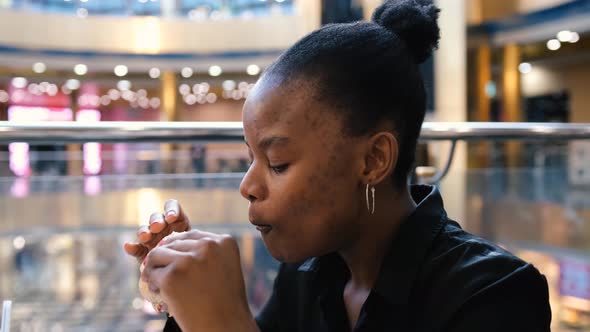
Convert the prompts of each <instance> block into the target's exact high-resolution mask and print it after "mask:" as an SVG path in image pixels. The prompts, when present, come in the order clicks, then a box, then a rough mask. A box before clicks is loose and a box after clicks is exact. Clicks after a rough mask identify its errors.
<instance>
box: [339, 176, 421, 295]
mask: <svg viewBox="0 0 590 332" xmlns="http://www.w3.org/2000/svg"><path fill="white" fill-rule="evenodd" d="M415 208H416V203H414V201H413V200H412V197H411V195H410V193H409V191H408V189H403V190H399V191H395V190H394V188H392V187H391V186H390V185H388V184H385V185H380V186H378V187H376V202H375V214H372V215H371V214H370V213H368V212H366V213H364V214H363V217H362V220H360V223H359V225H363V226H362V227H360V229H359V232H358V236H357V237H356V241H355V242H354V243H353V244H352V245H351V246H349V247H347V248H346V249H344V250H341V251H339V254H340V256H342V258H343V260H344V261H345V262H346V264H347V265H348V269H349V270H350V273H351V278H350V280H349V285H350V286H352V287H353V288H354V289H365V290H369V289H371V288H373V286H374V284H375V282H376V281H377V277H378V275H379V269H380V268H381V262H382V260H383V258H384V256H385V254H386V253H387V251H388V250H389V248H390V246H391V242H392V240H393V237H394V236H395V234H396V232H397V229H398V228H399V226H400V225H401V223H402V222H403V221H404V220H405V219H406V218H407V217H408V216H409V215H410V214H411V213H412V212H413V211H414V209H415Z"/></svg>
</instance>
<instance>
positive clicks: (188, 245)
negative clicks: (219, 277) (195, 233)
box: [162, 239, 199, 252]
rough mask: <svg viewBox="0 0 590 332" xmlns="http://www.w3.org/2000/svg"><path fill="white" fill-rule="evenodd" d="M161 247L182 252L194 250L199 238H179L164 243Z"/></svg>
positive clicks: (197, 245)
mask: <svg viewBox="0 0 590 332" xmlns="http://www.w3.org/2000/svg"><path fill="white" fill-rule="evenodd" d="M162 247H165V248H169V249H172V250H176V251H182V252H188V251H194V250H195V249H197V248H198V247H199V240H193V239H180V240H176V241H173V242H170V243H167V244H164V245H162Z"/></svg>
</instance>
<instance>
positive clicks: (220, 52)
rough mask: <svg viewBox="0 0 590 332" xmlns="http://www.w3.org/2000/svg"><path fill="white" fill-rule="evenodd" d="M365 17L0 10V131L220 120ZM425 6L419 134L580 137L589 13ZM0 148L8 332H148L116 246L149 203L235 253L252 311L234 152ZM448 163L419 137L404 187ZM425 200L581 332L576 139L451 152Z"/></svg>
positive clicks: (581, 152) (556, 324)
mask: <svg viewBox="0 0 590 332" xmlns="http://www.w3.org/2000/svg"><path fill="white" fill-rule="evenodd" d="M380 2H381V1H380V0H0V121H6V122H5V123H8V124H27V123H32V122H38V121H44V122H47V123H49V122H53V121H70V122H72V123H76V122H77V123H84V124H90V125H92V124H99V123H100V122H105V121H122V122H127V121H146V122H161V121H166V122H177V121H213V122H218V121H223V122H225V121H240V120H241V108H242V105H243V102H244V100H245V98H246V97H247V96H248V93H249V91H250V89H252V87H253V85H254V83H255V82H256V80H257V79H258V77H259V75H260V74H261V73H262V72H263V71H264V69H265V68H266V67H267V66H268V65H269V64H270V63H272V61H273V60H274V59H275V58H276V57H277V56H278V55H279V54H280V53H281V52H282V51H283V50H285V49H286V48H287V47H289V46H290V45H291V44H293V43H294V42H295V41H296V40H297V39H298V38H300V37H302V36H303V35H305V34H307V33H309V32H311V31H313V30H314V29H316V28H318V27H320V26H321V25H322V24H328V23H334V22H349V21H356V20H362V19H368V18H370V14H371V13H372V11H373V10H374V9H375V8H376V7H377V6H378V5H379V4H380ZM435 2H436V4H437V5H438V6H440V7H441V8H442V13H441V17H440V21H439V23H440V26H441V31H442V39H441V42H440V47H439V49H438V51H437V52H436V53H435V55H434V57H433V59H432V60H431V61H428V62H427V63H425V64H424V65H422V72H423V75H424V77H425V80H426V84H427V89H428V94H429V103H428V114H427V120H426V121H428V122H441V121H442V122H444V121H451V122H501V123H507V124H509V123H511V122H512V123H516V122H519V123H528V122H531V123H566V124H576V123H577V124H584V123H585V124H589V123H590V109H589V105H590V88H589V86H590V0H436V1H435ZM588 126H590V124H589V125H588ZM539 128H542V127H539ZM540 130H542V129H540ZM2 131H3V128H2V126H0V300H7V299H9V300H12V301H13V308H12V328H13V331H27V332H28V331H51V332H57V331H105V332H106V331H161V329H162V326H163V322H164V319H165V317H164V316H162V315H159V314H157V313H155V312H154V311H153V310H152V309H151V306H149V305H147V304H146V303H144V301H143V300H142V299H141V297H140V296H139V293H138V290H137V278H138V275H139V274H138V273H139V272H138V270H137V266H136V265H135V262H134V261H133V259H131V258H129V257H127V256H126V255H125V253H124V252H123V250H122V244H123V243H124V242H125V241H129V240H131V239H133V238H134V236H135V229H136V228H137V227H138V226H139V225H142V224H144V223H146V222H147V220H149V215H150V213H151V212H152V211H153V210H157V209H159V208H161V207H162V204H163V203H164V201H165V200H166V199H168V198H177V199H178V200H180V201H181V202H184V203H183V204H184V207H185V209H186V210H187V213H188V214H189V215H190V216H191V219H192V221H193V223H194V224H195V225H196V226H197V227H200V228H204V229H208V230H214V231H223V232H229V233H231V234H233V235H235V236H236V238H237V239H238V240H239V243H240V246H241V254H242V259H243V261H244V270H245V274H246V282H247V288H248V296H249V300H250V304H251V307H252V310H253V311H254V312H256V311H257V310H258V309H259V308H260V306H261V305H262V304H263V303H264V302H265V301H266V299H267V297H268V294H269V292H270V290H271V287H272V281H273V278H274V276H275V274H276V267H277V263H276V262H275V261H273V260H272V258H270V257H269V256H268V254H267V253H266V251H265V249H264V246H263V244H262V242H261V240H260V238H259V236H258V235H256V233H255V230H253V229H251V228H250V226H249V223H248V219H247V217H246V216H247V213H246V210H247V206H248V205H247V201H245V200H244V199H242V197H241V196H240V195H239V193H238V191H237V188H238V185H239V183H240V179H241V176H242V175H243V172H244V171H245V170H246V169H247V168H248V155H247V151H246V148H245V146H244V144H243V143H241V142H239V141H234V142H221V141H206V140H195V141H194V142H187V141H183V142H177V143H170V142H158V141H153V140H152V141H146V142H124V141H117V142H102V143H97V142H85V143H83V144H82V143H80V142H73V143H72V142H62V143H60V144H55V143H54V142H47V143H45V144H43V142H42V141H37V142H34V143H29V142H20V141H14V140H10V138H3V136H2V135H1V134H2ZM37 135H43V132H38V133H37ZM448 154H449V143H448V142H439V141H428V140H424V141H423V143H422V144H421V145H420V147H419V158H418V159H419V160H418V165H417V166H421V167H420V168H418V171H417V172H416V174H415V177H414V180H415V181H420V179H421V178H422V177H424V176H427V175H428V174H433V173H434V172H436V170H441V169H443V168H444V165H445V162H446V160H447V159H448ZM439 185H440V188H441V191H442V192H443V195H444V196H445V197H446V205H447V209H448V211H449V214H450V215H451V216H452V217H453V218H454V219H457V220H459V221H462V225H463V226H464V227H465V228H466V229H467V230H469V231H471V232H473V233H475V234H477V235H480V236H482V237H485V238H487V239H490V240H492V241H494V242H496V243H499V244H500V245H501V246H504V247H506V248H509V249H510V250H512V251H513V252H515V253H516V254H517V255H519V256H520V257H522V258H524V259H526V260H528V261H530V262H533V263H534V264H535V265H536V266H537V267H538V268H539V269H540V270H541V271H542V272H543V273H544V274H545V275H546V276H547V278H548V281H549V286H550V295H551V305H552V310H553V325H552V330H553V331H590V137H589V136H586V138H585V139H576V140H571V139H563V140H546V141H538V140H526V137H525V138H522V137H520V139H519V140H511V141H504V140H501V141H498V140H494V139H488V138H486V136H485V133H482V136H481V137H480V139H479V140H473V141H469V142H459V143H458V144H457V146H456V149H455V153H454V157H453V162H452V165H451V168H450V170H449V172H448V174H446V176H445V177H443V179H442V180H441V181H440V182H439Z"/></svg>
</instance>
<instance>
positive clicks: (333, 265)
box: [298, 185, 446, 305]
mask: <svg viewBox="0 0 590 332" xmlns="http://www.w3.org/2000/svg"><path fill="white" fill-rule="evenodd" d="M410 193H411V195H412V198H413V199H414V202H416V203H417V206H416V209H415V210H414V212H413V213H412V214H411V215H410V216H408V218H406V220H405V221H404V222H403V223H402V224H401V225H400V228H399V229H398V231H397V234H396V236H395V237H394V240H393V242H392V244H391V247H390V249H389V251H388V253H387V254H386V255H385V257H384V260H383V264H382V265H381V270H380V273H379V277H378V278H377V282H376V283H375V287H374V288H373V290H374V291H375V292H376V293H378V294H379V295H381V296H382V297H384V298H385V299H386V300H388V301H389V302H390V303H392V304H397V305H405V304H407V302H408V300H409V296H410V292H411V290H412V284H413V282H414V280H415V279H416V276H417V274H418V271H419V269H420V266H421V265H422V264H423V261H424V258H425V256H426V253H427V252H428V249H429V248H430V246H431V244H432V241H433V240H434V238H435V237H436V236H437V235H438V233H439V232H440V231H441V230H442V228H443V226H444V222H443V221H441V220H444V219H446V218H445V217H446V212H445V210H444V206H443V201H442V197H441V195H440V193H439V191H438V189H437V188H436V187H435V186H428V185H413V186H411V187H410ZM343 264H344V262H343V261H342V259H341V258H340V257H339V256H338V254H336V253H332V254H328V255H325V256H321V257H312V258H310V259H308V260H306V261H305V262H303V264H301V265H300V266H299V268H298V271H301V272H313V273H314V274H317V273H318V272H319V271H320V270H322V271H325V272H327V274H329V275H330V276H335V277H337V278H338V277H339V278H341V277H342V274H343V273H348V271H347V270H346V266H345V265H343ZM343 268H344V271H343ZM334 273H335V274H336V275H335V274H334ZM329 279H332V278H329Z"/></svg>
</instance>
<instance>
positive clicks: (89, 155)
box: [76, 109, 102, 175]
mask: <svg viewBox="0 0 590 332" xmlns="http://www.w3.org/2000/svg"><path fill="white" fill-rule="evenodd" d="M76 121H78V122H86V123H88V122H99V121H100V112H99V111H97V110H91V109H81V110H79V111H78V112H77V113H76ZM83 150H84V174H87V175H97V174H98V173H100V170H101V169H102V157H101V150H100V144H99V143H86V144H84V148H83Z"/></svg>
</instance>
